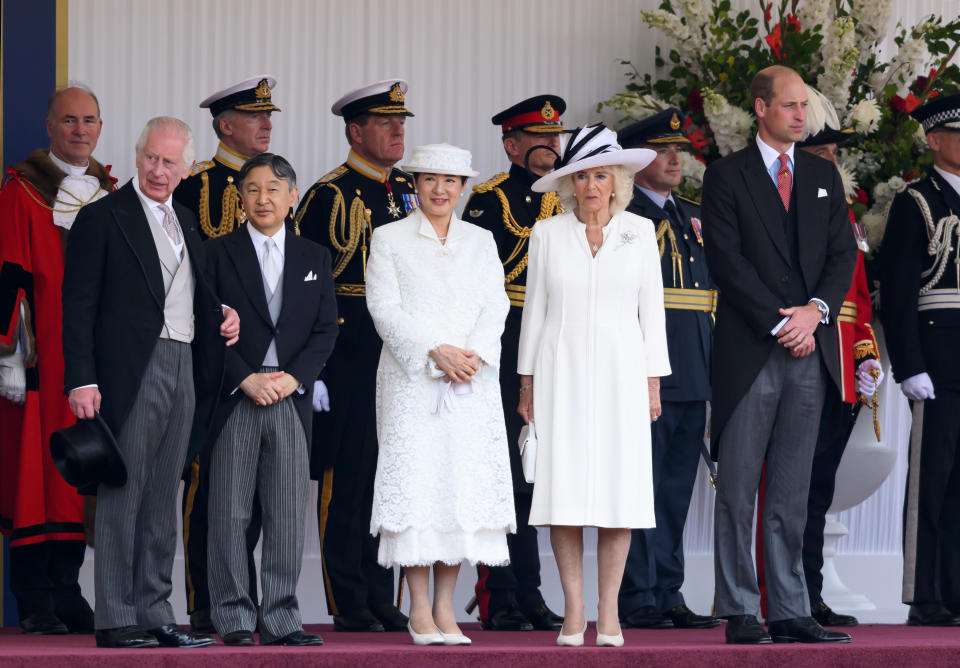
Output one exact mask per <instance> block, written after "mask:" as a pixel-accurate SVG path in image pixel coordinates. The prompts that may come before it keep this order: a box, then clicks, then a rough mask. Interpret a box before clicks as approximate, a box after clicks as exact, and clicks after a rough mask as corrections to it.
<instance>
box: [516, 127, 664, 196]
mask: <svg viewBox="0 0 960 668" xmlns="http://www.w3.org/2000/svg"><path fill="white" fill-rule="evenodd" d="M560 144H561V148H560V156H559V158H558V159H557V161H556V163H554V170H553V171H552V172H550V173H549V174H544V175H543V176H541V177H540V178H539V179H537V180H536V181H535V182H534V184H533V185H532V186H531V188H532V189H533V190H534V191H535V192H538V193H546V192H552V191H554V190H556V189H557V182H558V181H559V180H560V179H562V178H563V177H564V176H567V175H569V174H573V173H575V172H582V171H583V170H585V169H591V168H593V167H606V166H609V165H622V166H624V167H626V168H627V169H629V170H632V171H633V172H639V171H640V170H641V169H643V168H644V167H646V166H647V165H649V164H650V163H651V162H653V161H654V159H655V158H656V157H657V153H656V151H651V150H650V149H648V148H627V149H624V148H621V147H620V144H618V143H617V133H616V132H614V131H613V130H611V129H609V128H608V127H606V126H605V125H603V124H602V123H597V124H596V125H588V126H586V127H583V128H577V129H575V130H573V131H572V132H571V133H570V135H569V138H568V139H566V142H564V138H561V139H560Z"/></svg>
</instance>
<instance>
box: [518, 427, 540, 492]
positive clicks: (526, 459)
mask: <svg viewBox="0 0 960 668" xmlns="http://www.w3.org/2000/svg"><path fill="white" fill-rule="evenodd" d="M517 442H518V443H519V444H520V461H521V463H522V465H523V477H524V479H525V480H526V481H527V482H533V479H534V476H535V474H536V472H537V430H536V428H535V427H534V426H533V423H532V422H531V423H530V424H525V425H523V428H522V429H521V430H520V438H518V439H517Z"/></svg>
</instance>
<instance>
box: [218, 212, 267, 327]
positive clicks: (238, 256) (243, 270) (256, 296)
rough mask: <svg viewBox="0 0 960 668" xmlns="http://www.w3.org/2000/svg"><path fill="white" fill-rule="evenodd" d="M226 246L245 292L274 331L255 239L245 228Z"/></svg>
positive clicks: (228, 240) (229, 237) (228, 241)
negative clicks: (254, 242)
mask: <svg viewBox="0 0 960 668" xmlns="http://www.w3.org/2000/svg"><path fill="white" fill-rule="evenodd" d="M226 246H227V254H228V255H229V256H230V261H231V262H233V267H234V269H236V272H237V277H238V278H239V280H240V285H242V286H243V291H244V292H245V293H246V294H247V297H248V298H249V299H250V302H251V303H252V304H253V308H254V310H256V312H257V315H259V316H260V317H261V318H263V321H264V322H265V323H267V326H268V327H270V329H273V318H271V317H270V309H269V308H268V307H267V295H266V293H265V292H264V290H263V274H262V273H261V272H260V261H259V260H258V259H257V251H256V250H255V249H254V247H253V239H251V238H250V233H249V232H247V230H246V228H244V227H243V226H241V227H239V228H238V229H237V230H236V231H235V232H233V233H232V234H231V235H229V236H228V237H227V244H226Z"/></svg>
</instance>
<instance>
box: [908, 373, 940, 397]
mask: <svg viewBox="0 0 960 668" xmlns="http://www.w3.org/2000/svg"><path fill="white" fill-rule="evenodd" d="M900 389H901V390H902V391H903V393H904V394H905V395H907V399H912V400H913V401H923V400H924V399H936V397H935V396H933V381H932V380H930V376H928V375H927V374H926V372H924V373H918V374H917V375H916V376H910V377H909V378H907V379H906V380H905V381H903V382H902V383H900Z"/></svg>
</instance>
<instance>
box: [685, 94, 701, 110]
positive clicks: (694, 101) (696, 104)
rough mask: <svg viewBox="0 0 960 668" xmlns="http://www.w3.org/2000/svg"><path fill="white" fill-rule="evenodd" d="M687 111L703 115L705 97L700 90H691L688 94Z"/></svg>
mask: <svg viewBox="0 0 960 668" xmlns="http://www.w3.org/2000/svg"><path fill="white" fill-rule="evenodd" d="M687 109H689V110H690V111H692V112H693V113H695V114H702V113H703V95H701V94H700V89H699V88H691V89H690V92H689V93H687Z"/></svg>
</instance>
